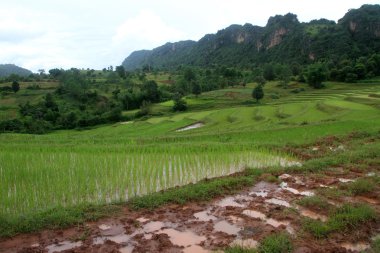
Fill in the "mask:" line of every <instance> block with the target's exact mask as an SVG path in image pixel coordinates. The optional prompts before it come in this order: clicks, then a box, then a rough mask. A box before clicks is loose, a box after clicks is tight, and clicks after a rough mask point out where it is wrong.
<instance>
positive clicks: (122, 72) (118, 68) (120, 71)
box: [115, 65, 126, 79]
mask: <svg viewBox="0 0 380 253" xmlns="http://www.w3.org/2000/svg"><path fill="white" fill-rule="evenodd" d="M115 71H116V72H117V74H118V75H119V76H120V77H121V78H123V79H125V78H126V74H125V69H124V66H123V65H121V66H116V70H115Z"/></svg>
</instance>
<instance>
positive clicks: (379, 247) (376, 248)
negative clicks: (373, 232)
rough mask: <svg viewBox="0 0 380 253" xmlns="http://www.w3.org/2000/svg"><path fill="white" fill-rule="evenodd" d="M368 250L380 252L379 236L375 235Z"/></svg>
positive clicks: (374, 252)
mask: <svg viewBox="0 0 380 253" xmlns="http://www.w3.org/2000/svg"><path fill="white" fill-rule="evenodd" d="M370 252H373V253H376V252H380V237H379V236H376V237H375V239H374V240H373V241H372V243H371V250H370Z"/></svg>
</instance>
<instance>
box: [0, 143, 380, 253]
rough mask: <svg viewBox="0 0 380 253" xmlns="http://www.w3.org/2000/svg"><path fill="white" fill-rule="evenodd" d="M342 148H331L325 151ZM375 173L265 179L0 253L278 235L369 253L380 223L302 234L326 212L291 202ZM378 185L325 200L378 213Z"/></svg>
mask: <svg viewBox="0 0 380 253" xmlns="http://www.w3.org/2000/svg"><path fill="white" fill-rule="evenodd" d="M325 148H326V147H320V146H314V147H308V148H307V149H308V152H307V153H308V154H313V152H314V153H315V154H316V156H317V155H318V154H319V152H320V151H321V150H324V149H325ZM342 148H344V146H342V145H340V146H338V145H336V146H335V147H332V149H330V148H327V150H330V151H331V152H334V150H333V149H335V150H337V149H342ZM296 151H297V150H295V152H296ZM300 155H302V156H304V155H305V154H300ZM308 158H309V157H308ZM378 172H379V168H376V167H374V168H373V170H372V171H368V170H366V171H362V170H361V171H358V170H355V168H344V167H336V168H331V169H328V170H325V171H323V172H319V173H303V172H298V173H291V174H278V175H271V176H269V175H265V174H264V175H262V176H261V178H260V179H258V180H257V182H256V183H255V184H254V185H253V186H252V187H250V188H246V189H245V190H243V191H241V192H239V193H238V194H235V195H231V196H224V197H222V198H218V199H214V200H212V201H210V202H200V203H188V204H185V205H174V204H172V205H166V206H163V207H160V208H157V209H155V210H152V211H150V210H140V211H132V210H129V209H128V208H127V207H126V208H124V210H123V213H122V214H121V215H118V216H116V217H111V218H107V219H102V220H99V221H97V222H90V223H86V224H84V225H81V226H78V227H73V228H69V229H64V230H54V231H51V230H45V231H42V232H39V233H34V234H24V235H18V236H15V237H13V238H8V239H0V252H3V253H8V252H49V253H52V252H78V253H79V252H94V253H95V252H105V253H107V252H121V253H126V252H173V253H174V252H185V253H190V252H200V253H201V252H209V251H222V250H223V249H225V248H226V247H228V246H230V245H234V244H237V245H243V246H247V247H256V246H257V245H258V244H259V243H260V241H261V240H262V239H263V238H265V237H266V236H268V235H270V234H273V233H276V232H280V231H283V232H286V233H288V234H290V236H291V238H292V242H293V245H294V252H297V253H307V252H360V251H363V250H367V249H369V247H370V242H371V238H373V237H374V236H375V235H377V234H379V233H380V224H379V222H373V223H371V224H364V225H363V226H361V227H360V228H359V229H357V230H355V231H346V232H344V233H333V234H331V235H330V236H329V237H328V238H325V239H316V238H314V237H313V236H312V235H311V234H309V233H308V232H305V231H304V230H303V229H302V221H303V219H305V217H308V218H311V219H319V220H321V221H326V219H328V215H329V211H328V210H327V209H321V208H318V207H315V208H313V207H309V208H305V207H302V206H300V205H299V204H298V202H297V201H298V200H300V199H302V198H305V197H308V196H313V195H319V194H320V193H321V191H326V189H330V190H332V191H334V189H339V188H341V187H342V185H344V184H349V183H350V182H353V181H355V180H357V179H358V178H370V177H374V176H377V175H378ZM273 176H274V177H273ZM269 178H270V180H269V181H271V182H268V179H269ZM378 188H379V187H377V188H376V190H375V191H373V192H370V193H366V194H364V195H358V196H345V195H343V196H334V197H329V196H326V198H327V199H328V203H329V204H330V205H331V206H340V205H342V204H343V203H366V204H369V205H371V206H372V207H373V208H374V209H375V210H376V211H377V213H378V214H379V213H380V194H379V193H380V192H379V189H378Z"/></svg>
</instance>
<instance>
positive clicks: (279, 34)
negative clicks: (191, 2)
mask: <svg viewBox="0 0 380 253" xmlns="http://www.w3.org/2000/svg"><path fill="white" fill-rule="evenodd" d="M378 52H380V5H363V6H362V7H360V8H359V9H351V10H349V11H348V12H347V13H346V14H345V16H344V17H343V18H341V19H340V20H339V21H338V23H335V22H334V21H330V20H326V19H319V20H313V21H311V22H309V23H301V22H299V20H298V19H297V16H296V15H294V14H291V13H288V14H286V15H284V16H282V15H276V16H274V17H270V18H269V20H268V23H267V25H266V26H265V27H260V26H254V25H251V24H245V25H243V26H242V25H231V26H229V27H227V28H225V29H223V30H220V31H218V32H217V33H216V34H207V35H205V36H204V37H203V38H201V39H200V40H199V41H198V42H195V41H181V42H176V43H167V44H165V45H163V46H160V47H157V48H155V49H153V50H141V51H135V52H133V53H132V54H131V55H129V56H128V57H127V58H126V59H125V60H124V61H123V66H124V67H125V68H126V69H128V70H133V69H137V68H143V67H144V66H145V67H149V68H165V69H172V68H177V67H178V66H179V65H181V64H183V65H192V66H211V65H215V64H217V65H225V66H240V67H249V66H253V65H261V64H263V63H267V62H278V63H299V64H308V63H313V62H316V61H327V62H339V61H342V60H346V59H348V60H351V59H357V58H359V57H361V56H367V55H371V54H373V53H378Z"/></svg>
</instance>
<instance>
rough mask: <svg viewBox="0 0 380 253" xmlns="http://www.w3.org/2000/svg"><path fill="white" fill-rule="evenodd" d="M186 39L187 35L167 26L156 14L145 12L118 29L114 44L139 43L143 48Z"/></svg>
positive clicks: (128, 20) (113, 40)
mask: <svg viewBox="0 0 380 253" xmlns="http://www.w3.org/2000/svg"><path fill="white" fill-rule="evenodd" d="M184 38H185V33H183V32H182V31H179V30H177V29H175V28H173V27H171V26H169V25H168V24H166V23H165V22H164V21H163V20H162V19H161V17H160V16H158V15H157V14H155V13H154V12H152V11H150V10H143V11H141V12H140V13H139V14H138V15H137V16H135V17H132V18H129V19H127V20H126V21H125V22H124V23H123V24H121V25H120V26H119V27H118V28H117V29H116V34H115V35H114V36H113V38H112V42H113V43H114V44H116V45H120V44H123V43H125V44H128V43H130V44H136V43H135V42H139V44H137V45H138V46H140V47H141V46H152V45H158V44H159V43H165V42H167V41H176V40H180V39H184ZM137 45H136V46H137Z"/></svg>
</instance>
